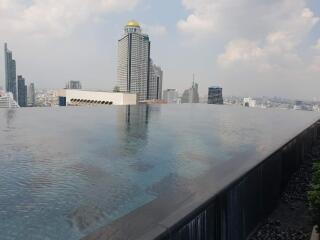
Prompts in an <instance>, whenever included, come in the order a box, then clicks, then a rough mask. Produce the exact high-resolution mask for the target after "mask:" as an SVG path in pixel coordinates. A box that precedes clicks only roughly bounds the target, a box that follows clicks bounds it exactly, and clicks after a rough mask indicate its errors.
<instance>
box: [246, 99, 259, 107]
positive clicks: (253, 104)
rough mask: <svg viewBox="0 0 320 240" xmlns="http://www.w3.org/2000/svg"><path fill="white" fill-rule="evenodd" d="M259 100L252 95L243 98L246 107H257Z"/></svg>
mask: <svg viewBox="0 0 320 240" xmlns="http://www.w3.org/2000/svg"><path fill="white" fill-rule="evenodd" d="M256 105H257V102H256V100H254V99H252V98H251V97H248V98H244V99H243V106H245V107H256Z"/></svg>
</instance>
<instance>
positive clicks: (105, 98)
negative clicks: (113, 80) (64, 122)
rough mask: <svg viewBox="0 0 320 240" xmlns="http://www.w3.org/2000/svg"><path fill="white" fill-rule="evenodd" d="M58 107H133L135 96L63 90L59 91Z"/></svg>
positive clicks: (119, 93)
mask: <svg viewBox="0 0 320 240" xmlns="http://www.w3.org/2000/svg"><path fill="white" fill-rule="evenodd" d="M58 94H59V105H60V106H83V105H135V104H136V103H137V95H136V94H132V93H122V92H102V91H85V90H75V89H63V90H60V91H59V93H58Z"/></svg>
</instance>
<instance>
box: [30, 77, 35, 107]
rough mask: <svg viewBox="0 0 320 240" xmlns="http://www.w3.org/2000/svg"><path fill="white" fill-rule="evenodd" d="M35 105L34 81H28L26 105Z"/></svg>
mask: <svg viewBox="0 0 320 240" xmlns="http://www.w3.org/2000/svg"><path fill="white" fill-rule="evenodd" d="M35 105H36V92H35V87H34V83H30V85H29V89H28V106H30V107H34V106H35Z"/></svg>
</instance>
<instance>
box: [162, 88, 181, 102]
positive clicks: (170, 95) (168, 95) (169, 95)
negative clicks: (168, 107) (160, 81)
mask: <svg viewBox="0 0 320 240" xmlns="http://www.w3.org/2000/svg"><path fill="white" fill-rule="evenodd" d="M178 99H179V93H178V91H177V90H176V89H166V90H164V91H163V100H164V101H165V102H166V103H178Z"/></svg>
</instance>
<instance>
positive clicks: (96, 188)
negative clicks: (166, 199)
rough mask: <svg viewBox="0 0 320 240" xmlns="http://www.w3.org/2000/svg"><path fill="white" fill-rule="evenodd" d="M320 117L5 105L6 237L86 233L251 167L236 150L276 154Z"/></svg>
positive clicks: (208, 109)
mask: <svg viewBox="0 0 320 240" xmlns="http://www.w3.org/2000/svg"><path fill="white" fill-rule="evenodd" d="M316 117H317V115H315V114H313V113H309V112H297V111H295V112H294V111H284V110H258V109H256V110H252V109H246V108H238V107H230V106H209V105H201V104H199V105H171V106H170V105H168V106H149V107H147V106H133V107H107V108H100V107H98V108H83V107H78V108H29V109H17V110H7V109H0V239H2V240H11V239H24V240H29V239H30V240H46V239H48V240H49V239H68V240H76V239H81V238H82V237H83V236H86V235H87V234H89V233H91V232H94V231H95V230H96V229H98V228H99V227H101V226H104V225H107V224H110V223H112V222H113V221H114V220H116V219H119V218H121V217H123V216H125V215H126V214H128V213H130V212H131V211H133V210H135V209H137V208H139V207H142V206H144V205H145V204H148V203H150V202H152V201H154V200H156V199H157V198H158V197H159V196H161V195H163V194H166V192H167V191H169V190H168V188H170V189H171V190H172V189H179V188H184V187H185V185H186V184H187V183H188V182H192V181H193V180H194V179H198V178H199V177H201V176H204V175H205V174H207V173H208V172H213V173H214V169H218V168H219V167H220V166H223V164H224V163H226V162H229V161H230V160H231V159H232V161H235V162H238V164H241V165H242V162H241V161H243V164H245V159H242V158H239V159H237V158H236V156H237V155H242V154H245V153H252V154H253V155H255V154H256V155H257V156H262V155H264V154H268V153H270V151H273V150H275V148H276V147H277V146H280V145H281V144H283V143H284V142H285V141H286V140H289V139H290V138H292V137H293V136H295V135H296V134H297V133H298V132H299V131H301V130H302V129H304V128H305V127H307V126H308V125H309V124H311V123H312V121H314V120H315V118H316ZM189 191H191V192H196V191H197V189H196V188H194V189H192V190H190V189H189ZM173 192H174V191H173Z"/></svg>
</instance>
